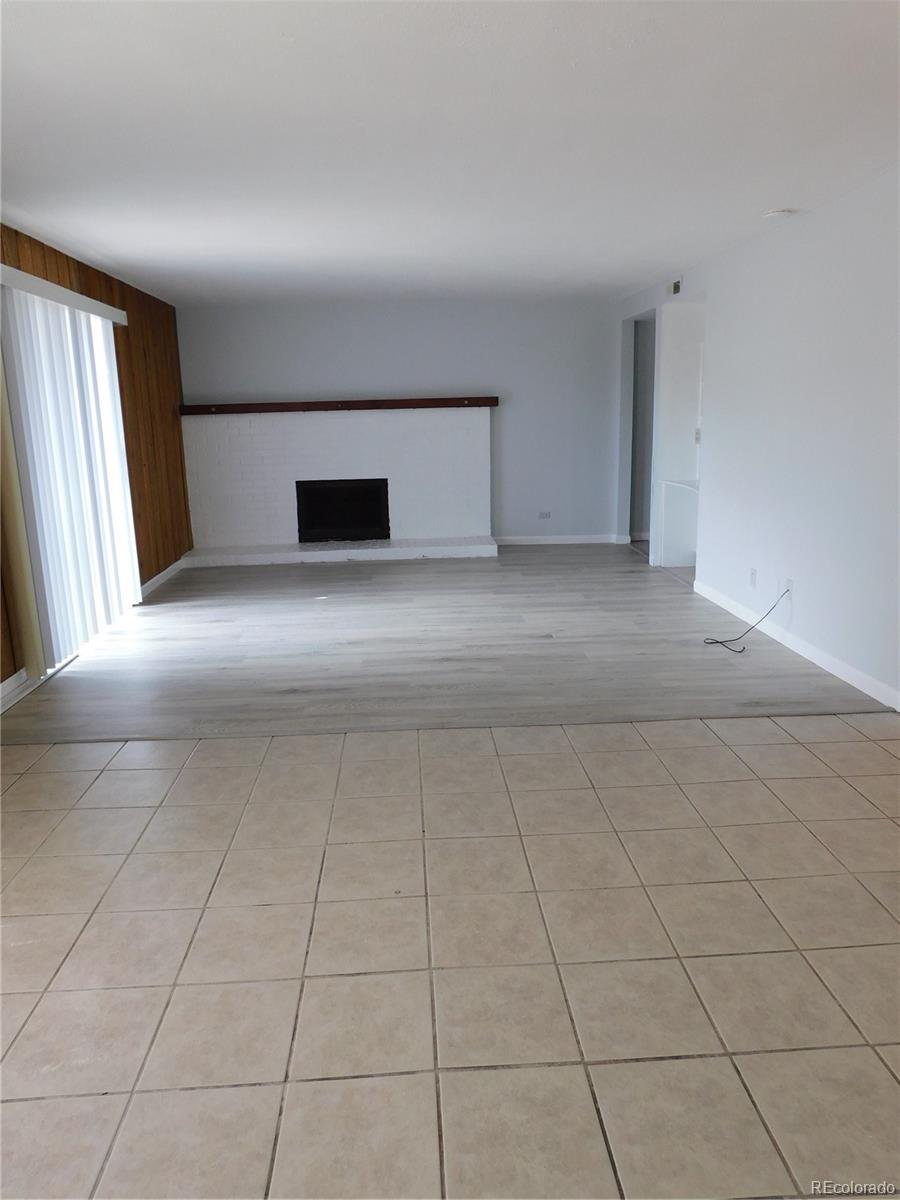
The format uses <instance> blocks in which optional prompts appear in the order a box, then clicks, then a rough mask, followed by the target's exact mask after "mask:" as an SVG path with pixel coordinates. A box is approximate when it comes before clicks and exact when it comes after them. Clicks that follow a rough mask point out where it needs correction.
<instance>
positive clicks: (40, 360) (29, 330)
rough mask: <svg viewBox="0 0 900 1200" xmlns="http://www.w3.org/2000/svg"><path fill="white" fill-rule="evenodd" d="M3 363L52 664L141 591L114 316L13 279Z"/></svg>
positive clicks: (7, 296) (7, 291) (7, 293)
mask: <svg viewBox="0 0 900 1200" xmlns="http://www.w3.org/2000/svg"><path fill="white" fill-rule="evenodd" d="M2 292H3V364H4V369H5V371H6V382H7V391H8V394H9V406H10V416H11V419H12V426H13V436H14V441H15V448H16V457H17V460H18V467H19V474H20V480H21V487H22V498H23V505H24V509H25V523H26V528H27V532H28V541H29V546H30V550H31V559H32V567H33V571H34V576H35V580H34V582H35V592H36V596H37V607H38V617H39V621H40V626H41V639H42V642H43V645H44V657H45V661H46V664H47V667H48V668H50V669H52V668H53V667H56V666H59V665H60V664H61V663H64V662H66V661H67V660H68V659H70V658H71V657H72V656H73V655H75V654H77V653H78V651H79V650H80V649H81V647H82V646H83V645H84V644H85V642H87V641H88V640H89V639H90V638H92V637H93V636H94V635H95V634H97V633H99V632H100V631H101V630H103V629H105V628H107V627H108V626H109V625H111V624H112V623H113V622H114V621H116V620H117V619H118V618H120V617H121V616H122V615H123V614H124V613H125V612H126V611H127V610H128V609H129V608H130V607H131V606H132V605H133V604H137V603H139V602H140V599H141V590H140V580H139V577H138V565H137V553H136V550H135V541H134V523H133V519H132V512H131V493H130V490H129V486H128V469H127V464H126V460H125V442H124V435H123V430H122V409H121V405H120V402H119V385H118V375H117V372H116V357H115V345H114V341H113V327H112V323H111V321H109V320H107V319H105V318H104V317H101V316H97V315H95V314H93V313H90V312H83V311H79V310H78V309H75V308H69V307H67V306H66V305H64V304H59V303H55V302H54V301H52V300H48V299H45V298H43V297H41V296H36V295H30V294H28V293H27V292H24V291H19V290H18V289H17V288H12V287H8V286H4V287H3V288H2Z"/></svg>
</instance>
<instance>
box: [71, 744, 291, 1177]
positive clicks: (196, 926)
mask: <svg viewBox="0 0 900 1200" xmlns="http://www.w3.org/2000/svg"><path fill="white" fill-rule="evenodd" d="M271 744H272V739H271V737H270V738H269V739H268V741H267V742H266V749H265V750H264V751H263V753H262V756H261V757H260V761H259V766H258V767H257V770H256V775H255V777H254V782H253V783H252V784H251V786H250V789H249V791H248V793H247V799H246V800H245V801H244V804H243V806H242V808H241V815H240V817H238V819H237V821H236V822H235V825H234V829H233V830H232V833H231V837H230V839H229V841H228V846H227V847H226V849H225V851H224V853H223V854H222V860H221V862H220V863H219V866H218V868H217V870H216V872H215V875H214V876H213V880H212V883H211V884H210V886H209V890H208V891H207V893H206V900H205V901H204V902H203V904H202V905H200V908H199V911H198V914H197V920H196V922H195V924H194V929H193V932H192V934H191V936H190V938H189V939H188V944H187V946H186V947H185V950H184V953H183V954H182V956H181V961H180V963H179V965H178V968H177V970H176V972H175V977H174V979H173V980H172V983H171V984H170V985H169V994H168V996H167V997H166V999H165V1002H164V1003H163V1006H162V1011H161V1012H160V1014H159V1018H158V1019H157V1021H156V1024H155V1026H154V1028H153V1032H152V1033H151V1035H150V1039H149V1041H148V1043H147V1048H146V1050H145V1051H144V1055H143V1057H142V1059H141V1063H140V1066H139V1067H138V1069H137V1073H136V1074H135V1077H134V1079H133V1080H132V1082H131V1088H130V1090H129V1092H128V1098H127V1099H126V1101H125V1106H124V1107H123V1109H122V1112H121V1114H120V1115H119V1120H118V1121H117V1122H116V1127H115V1129H114V1130H113V1134H112V1137H111V1139H110V1142H109V1145H108V1146H107V1148H106V1153H105V1155H104V1156H103V1160H102V1162H101V1163H100V1167H99V1169H98V1171H97V1175H96V1177H95V1179H94V1184H93V1187H92V1188H91V1190H90V1192H89V1197H90V1200H93V1198H94V1197H95V1196H96V1194H97V1189H98V1188H99V1187H100V1184H101V1182H102V1181H103V1176H104V1174H105V1172H106V1168H107V1166H108V1164H109V1161H110V1159H111V1157H112V1154H113V1151H114V1150H115V1147H116V1143H117V1142H118V1140H119V1135H120V1134H121V1132H122V1129H123V1128H124V1125H125V1121H126V1119H127V1117H128V1114H129V1112H130V1111H131V1108H132V1106H133V1104H134V1097H135V1093H136V1091H137V1090H138V1084H139V1083H140V1081H141V1076H142V1075H143V1074H144V1070H145V1068H146V1066H147V1062H148V1060H149V1058H150V1055H151V1053H152V1052H153V1048H154V1046H155V1045H156V1041H157V1038H158V1037H159V1031H160V1029H161V1028H162V1024H163V1021H164V1020H165V1019H166V1014H167V1013H168V1011H169V1008H170V1007H171V1004H172V999H173V997H174V995H175V988H176V986H177V984H178V977H179V975H180V974H181V971H182V968H183V967H184V964H185V962H186V960H187V957H188V955H189V954H190V952H191V948H192V946H193V945H194V941H195V939H196V937H197V930H198V929H199V928H200V922H201V921H202V920H203V914H204V913H205V912H206V908H207V905H208V904H209V899H210V897H211V896H212V893H213V892H214V891H215V888H216V884H217V883H218V881H219V877H220V875H221V874H222V870H223V868H224V866H225V862H226V860H227V858H228V851H229V849H230V848H231V845H232V843H233V842H234V839H235V837H236V836H237V831H238V829H239V828H240V824H241V821H242V820H243V816H244V813H245V812H246V810H247V805H248V804H249V803H250V797H251V796H252V794H253V788H254V787H255V786H256V780H257V779H259V774H260V771H262V768H263V763H264V762H265V758H266V754H267V753H268V749H269V746H270V745H271ZM199 745H200V740H198V741H197V746H199ZM197 746H195V747H194V749H193V750H192V751H191V753H190V754H189V755H188V757H187V759H186V760H185V763H184V765H183V766H182V768H181V770H180V771H179V773H178V775H177V776H176V779H175V780H173V782H172V787H174V786H175V783H176V782H177V781H178V779H180V778H181V774H182V772H183V771H185V770H186V769H187V764H188V763H189V762H190V760H191V756H192V755H193V754H194V752H195V751H196V749H197ZM169 791H171V788H170V789H169ZM168 794H169V793H168V792H167V793H166V795H167V796H168ZM164 803H165V799H164V800H163V801H161V802H160V805H159V807H158V808H157V810H156V811H157V812H159V811H160V810H161V808H162V805H163V804H164ZM173 807H174V806H173ZM151 820H152V818H151ZM148 824H149V821H148ZM145 828H146V827H145ZM141 836H143V835H141ZM138 840H140V839H138ZM136 845H137V842H136V843H135V846H136ZM134 852H135V850H134V847H132V850H131V853H130V854H129V855H128V857H129V858H130V857H131V854H133V853H134ZM126 861H127V859H126ZM122 865H123V866H124V863H123V864H122ZM104 894H105V893H104ZM189 911H190V910H189ZM163 986H165V985H163Z"/></svg>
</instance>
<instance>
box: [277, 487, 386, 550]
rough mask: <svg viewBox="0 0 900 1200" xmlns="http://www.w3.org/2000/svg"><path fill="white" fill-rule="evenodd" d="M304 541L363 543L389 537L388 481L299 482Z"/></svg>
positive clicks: (299, 519) (300, 526) (299, 515)
mask: <svg viewBox="0 0 900 1200" xmlns="http://www.w3.org/2000/svg"><path fill="white" fill-rule="evenodd" d="M297 531H298V536H299V539H300V541H301V542H363V541H369V540H371V539H374V538H389V537H390V536H391V524H390V520H389V517H388V481H387V480H386V479H298V480H297Z"/></svg>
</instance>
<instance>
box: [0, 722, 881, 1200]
mask: <svg viewBox="0 0 900 1200" xmlns="http://www.w3.org/2000/svg"><path fill="white" fill-rule="evenodd" d="M898 747H900V717H897V716H893V715H891V714H887V713H881V714H864V715H861V716H859V717H855V716H846V717H844V718H841V717H837V716H834V717H828V718H823V717H815V718H808V719H804V718H790V719H785V720H783V721H777V720H774V719H770V718H753V719H741V720H733V719H728V720H722V721H715V720H711V721H707V722H701V721H667V722H640V723H638V724H637V725H621V724H620V725H602V726H589V725H572V726H567V727H565V728H563V727H561V726H541V727H539V728H535V729H522V728H514V729H496V730H494V731H493V732H491V731H489V730H483V729H479V730H459V729H448V730H428V731H427V732H426V731H423V733H422V734H421V735H420V736H418V737H417V736H416V734H415V733H414V732H410V731H408V730H407V731H402V732H385V733H350V734H348V735H347V736H346V737H345V736H343V735H339V734H338V735H334V734H330V735H317V736H308V737H302V736H301V737H275V738H271V739H270V738H266V737H242V738H222V739H209V740H206V741H201V742H199V743H197V742H194V741H185V740H182V741H169V742H130V743H127V744H124V745H123V744H121V743H115V742H112V743H111V742H103V743H81V744H69V745H65V744H62V745H56V746H45V745H36V746H9V747H7V748H6V749H5V753H4V758H3V770H4V775H3V789H4V790H3V797H2V851H3V867H4V875H3V895H2V908H3V924H2V935H3V952H2V967H3V1005H2V1021H3V1045H4V1060H3V1068H2V1070H3V1106H2V1133H3V1195H4V1196H5V1197H20V1196H21V1197H24V1196H65V1197H80V1196H90V1195H97V1196H104V1197H157V1196H171V1197H201V1196H204V1197H205V1196H214V1197H261V1196H266V1195H268V1196H273V1197H275V1196H277V1197H323V1196H345V1197H376V1196H384V1197H401V1196H416V1197H427V1196H440V1195H446V1196H450V1197H492V1196H518V1197H528V1196H545V1197H565V1196H567V1197H615V1196H627V1197H642V1196H643V1197H657V1196H659V1197H665V1196H668V1197H688V1196H690V1197H713V1196H715V1197H754V1196H795V1195H804V1196H806V1195H810V1194H812V1193H813V1191H814V1181H815V1180H818V1179H823V1180H824V1179H831V1180H834V1181H837V1182H838V1183H841V1182H849V1181H851V1180H854V1181H856V1183H857V1184H859V1183H872V1184H877V1183H881V1182H883V1181H885V1182H889V1183H894V1184H900V1146H898V1132H897V1131H898V1130H900V1084H898V1078H900V1076H898V1071H900V994H898V993H900V986H898V981H900V923H898V920H897V918H898V917H900V828H898V823H897V822H898V817H900V754H898Z"/></svg>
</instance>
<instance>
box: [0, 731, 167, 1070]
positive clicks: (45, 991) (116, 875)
mask: <svg viewBox="0 0 900 1200" xmlns="http://www.w3.org/2000/svg"><path fill="white" fill-rule="evenodd" d="M47 749H48V751H49V749H50V747H49V746H48V748H47ZM45 753H46V752H45ZM116 753H118V751H116ZM112 757H113V758H114V757H115V754H114V755H113V756H112ZM105 769H106V768H101V769H100V771H98V772H97V774H96V776H95V777H94V779H92V780H91V782H90V783H89V784H88V786H87V787H86V788H85V790H84V792H82V794H81V796H79V798H78V800H76V801H75V804H73V805H72V806H71V807H70V808H68V809H66V810H65V811H64V812H63V815H62V817H60V820H59V822H57V826H58V825H59V824H62V822H63V821H64V820H65V818H66V817H67V816H68V815H69V813H71V812H74V811H75V807H76V806H77V804H78V803H79V801H80V800H81V798H82V797H83V796H84V795H85V793H86V792H87V791H88V790H89V789H90V788H92V787H93V785H94V784H95V783H96V782H97V780H98V779H99V778H100V776H101V775H102V774H103V771H104V770H105ZM174 783H175V780H172V783H171V784H170V785H169V788H167V789H166V791H165V792H164V793H163V799H164V798H165V796H167V795H168V793H169V790H170V789H171V788H172V786H174ZM162 803H163V800H162V799H161V800H160V802H159V804H158V805H156V806H155V807H154V808H153V809H152V811H150V815H149V816H148V817H147V820H146V821H145V822H144V825H143V828H142V829H141V831H140V833H139V834H138V835H137V837H136V838H135V840H134V844H133V845H132V847H131V849H130V850H128V851H127V852H126V853H125V854H123V855H122V856H121V857H122V861H121V862H120V863H119V866H118V867H117V869H116V871H115V873H114V874H113V876H112V878H111V879H110V880H109V882H108V883H107V884H106V886H105V887H104V888H103V890H102V891H101V893H100V895H99V896H98V897H97V902H96V904H95V905H94V906H93V908H91V909H89V910H85V912H84V913H78V912H76V913H71V914H69V913H58V914H57V913H22V914H21V915H22V916H25V917H27V916H70V915H71V916H84V918H85V919H84V922H83V924H82V926H81V928H80V929H79V930H78V933H77V934H76V935H75V937H74V939H73V940H72V943H71V945H70V946H69V948H68V950H67V951H66V952H65V954H64V955H63V956H62V958H61V959H60V961H59V963H58V964H57V966H56V968H55V970H54V971H53V972H52V973H51V975H50V978H49V979H48V980H47V982H46V983H45V984H44V987H43V988H41V989H35V990H39V991H40V995H39V996H38V998H37V1000H36V1001H35V1002H34V1005H33V1006H32V1008H31V1011H30V1012H29V1014H28V1016H27V1017H26V1018H25V1020H24V1021H23V1022H22V1024H21V1026H20V1027H19V1029H18V1030H16V1034H15V1036H14V1037H13V1038H12V1039H11V1040H10V1043H9V1045H8V1046H7V1047H6V1049H5V1050H4V1052H3V1055H2V1058H0V1061H5V1060H6V1057H7V1055H8V1054H9V1052H10V1051H11V1050H12V1048H13V1046H14V1045H15V1044H16V1042H17V1041H18V1039H19V1037H20V1036H21V1034H22V1033H23V1032H24V1030H25V1027H26V1025H27V1024H28V1022H29V1021H30V1020H31V1017H32V1016H33V1014H34V1011H35V1009H36V1008H37V1006H38V1005H39V1004H40V1003H41V1002H42V1001H43V999H44V998H45V997H46V996H47V994H48V993H49V991H50V988H51V986H52V984H53V981H54V979H55V978H56V977H57V975H58V974H59V972H60V971H61V970H62V968H63V966H64V965H65V963H66V961H67V960H68V958H69V956H70V955H71V954H72V951H73V950H74V949H75V947H76V946H77V945H78V943H79V941H80V940H81V937H82V935H83V934H84V931H85V930H86V929H87V927H88V925H89V924H90V922H91V921H92V920H93V918H94V917H95V916H96V915H97V912H98V911H99V908H100V905H101V904H102V903H103V901H104V899H105V898H106V895H107V893H108V892H109V890H110V888H111V887H112V886H113V884H114V883H115V882H116V880H117V879H118V878H119V875H120V874H121V873H122V871H123V870H124V868H125V864H126V863H127V862H128V860H129V859H130V858H131V855H132V854H133V853H134V847H135V846H136V845H137V843H138V842H139V841H140V839H141V838H142V837H143V836H144V832H145V830H146V829H147V826H148V825H149V824H150V822H151V821H152V820H153V817H154V816H155V815H156V813H157V812H158V811H159V808H160V807H161V806H162ZM36 811H40V810H36ZM82 811H85V810H82ZM94 811H95V810H94ZM57 826H54V829H56V828H57ZM51 832H52V831H51ZM49 836H50V834H49V833H48V835H47V837H49ZM44 840H45V841H46V838H45V839H44ZM41 845H43V842H42V843H41ZM39 849H40V846H37V847H36V848H35V849H34V850H33V851H32V852H31V854H30V855H29V856H28V858H27V859H26V861H25V862H24V863H23V864H22V867H21V870H23V871H24V870H25V868H26V867H27V866H28V864H29V863H30V862H31V861H32V860H33V859H34V858H43V857H47V858H50V857H59V858H68V857H71V858H77V857H86V858H104V857H109V858H117V857H119V856H118V855H116V854H109V855H103V854H99V855H54V856H50V855H46V856H45V855H38V853H37V851H38V850H39ZM19 873H20V872H16V874H17V875H18V874H19ZM188 911H191V910H188ZM9 919H10V920H15V919H16V918H15V916H13V917H11V918H9ZM162 986H165V985H162ZM60 990H63V989H60ZM65 990H72V991H76V990H81V989H74V988H73V989H65ZM6 994H8V995H15V994H16V993H14V992H13V993H4V995H6Z"/></svg>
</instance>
